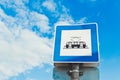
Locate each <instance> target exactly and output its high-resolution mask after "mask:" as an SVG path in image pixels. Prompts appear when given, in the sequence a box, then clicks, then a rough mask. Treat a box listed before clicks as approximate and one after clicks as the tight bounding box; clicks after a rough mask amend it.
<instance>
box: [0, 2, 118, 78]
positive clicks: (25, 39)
mask: <svg viewBox="0 0 120 80" xmlns="http://www.w3.org/2000/svg"><path fill="white" fill-rule="evenodd" d="M119 4H120V1H119V0H0V80H53V79H52V76H51V75H52V68H53V65H52V64H53V63H52V55H53V39H54V26H55V25H56V24H80V23H90V22H97V23H98V26H99V39H100V53H101V54H100V55H101V64H100V67H99V70H100V80H113V79H115V80H119V79H120V78H119V75H118V74H119V71H120V68H119V67H120V64H119V61H120V50H119V45H120V42H119V41H120V38H119V37H120V36H119V34H120V31H119V30H120V5H119ZM46 75H47V77H46Z"/></svg>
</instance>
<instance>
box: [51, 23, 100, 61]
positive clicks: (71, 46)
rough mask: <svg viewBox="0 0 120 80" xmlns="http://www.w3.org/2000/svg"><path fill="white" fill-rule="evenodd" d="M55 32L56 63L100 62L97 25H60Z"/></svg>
mask: <svg viewBox="0 0 120 80" xmlns="http://www.w3.org/2000/svg"><path fill="white" fill-rule="evenodd" d="M55 31H56V32H55V43H54V57H53V58H54V63H92V62H93V63H94V62H99V48H98V26H97V23H86V24H81V25H58V26H56V30H55Z"/></svg>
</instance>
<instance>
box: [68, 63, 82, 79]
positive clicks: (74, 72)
mask: <svg viewBox="0 0 120 80" xmlns="http://www.w3.org/2000/svg"><path fill="white" fill-rule="evenodd" d="M68 74H69V75H70V77H71V80H79V76H81V75H82V74H83V72H80V64H78V63H74V64H70V70H69V71H68Z"/></svg>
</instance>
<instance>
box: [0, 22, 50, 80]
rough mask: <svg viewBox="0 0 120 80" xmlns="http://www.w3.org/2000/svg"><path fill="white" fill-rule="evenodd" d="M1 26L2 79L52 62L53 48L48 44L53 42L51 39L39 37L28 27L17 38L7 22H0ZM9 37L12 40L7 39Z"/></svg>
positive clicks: (0, 73) (0, 54)
mask: <svg viewBox="0 0 120 80" xmlns="http://www.w3.org/2000/svg"><path fill="white" fill-rule="evenodd" d="M0 26H1V27H2V28H1V29H0V33H1V34H0V45H2V46H0V79H1V80H6V78H8V77H10V76H14V75H17V74H18V73H21V72H24V71H25V70H26V69H30V68H32V67H35V66H39V65H42V64H43V63H50V59H51V53H52V48H51V47H49V46H48V44H49V43H51V41H50V40H49V39H47V38H41V37H38V36H36V34H35V33H33V32H31V31H29V30H27V29H25V30H21V35H19V38H17V39H16V38H14V35H12V34H11V32H10V31H9V30H8V29H7V26H5V23H3V22H0ZM8 37H9V39H11V40H7V38H8ZM50 45H51V44H50Z"/></svg>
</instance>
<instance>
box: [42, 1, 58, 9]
mask: <svg viewBox="0 0 120 80" xmlns="http://www.w3.org/2000/svg"><path fill="white" fill-rule="evenodd" d="M42 5H43V6H44V7H46V8H47V9H48V10H50V11H55V9H56V4H55V3H54V2H53V0H46V1H45V2H43V4H42Z"/></svg>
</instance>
